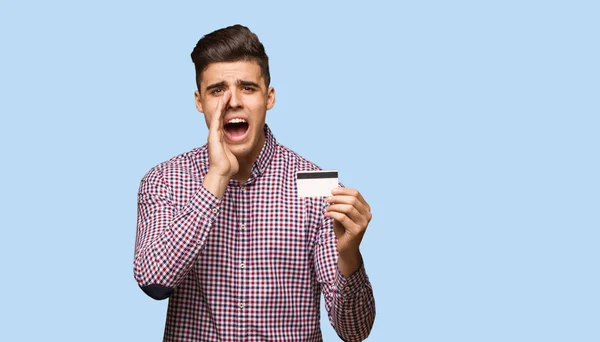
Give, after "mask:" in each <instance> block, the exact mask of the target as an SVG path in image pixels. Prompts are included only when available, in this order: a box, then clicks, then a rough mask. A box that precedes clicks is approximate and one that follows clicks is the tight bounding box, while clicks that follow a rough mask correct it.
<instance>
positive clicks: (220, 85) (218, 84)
mask: <svg viewBox="0 0 600 342" xmlns="http://www.w3.org/2000/svg"><path fill="white" fill-rule="evenodd" d="M225 84H226V83H225V81H221V82H217V83H213V84H211V85H209V86H207V87H206V91H209V90H211V89H214V88H221V87H224V86H225Z"/></svg>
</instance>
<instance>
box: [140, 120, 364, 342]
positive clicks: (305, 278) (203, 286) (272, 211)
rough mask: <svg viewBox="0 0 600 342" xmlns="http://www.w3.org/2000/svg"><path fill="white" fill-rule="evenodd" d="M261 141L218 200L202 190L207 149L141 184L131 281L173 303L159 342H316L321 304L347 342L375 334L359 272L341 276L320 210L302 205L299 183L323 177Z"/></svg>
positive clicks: (321, 206) (309, 201)
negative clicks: (304, 174)
mask: <svg viewBox="0 0 600 342" xmlns="http://www.w3.org/2000/svg"><path fill="white" fill-rule="evenodd" d="M265 135H266V141H265V145H264V147H263V149H262V151H261V153H260V155H259V156H258V158H257V160H256V161H255V163H254V164H253V166H252V174H251V176H250V178H249V179H248V180H247V181H246V182H245V183H243V184H242V183H240V182H238V181H237V180H234V179H231V180H230V181H229V184H228V186H227V190H226V192H225V195H224V196H223V198H222V199H220V200H219V199H218V198H217V197H216V196H214V195H213V194H212V193H210V192H209V191H208V190H207V189H206V188H204V187H203V185H202V182H203V179H204V176H205V175H206V173H207V172H208V166H209V161H208V150H207V146H206V145H204V146H202V147H201V148H196V149H193V150H192V151H190V152H187V153H183V154H181V155H179V156H176V157H174V158H172V159H170V160H168V161H166V162H164V163H161V164H159V165H158V166H156V167H154V168H152V169H151V170H150V172H148V174H146V176H145V177H144V178H143V179H142V181H141V185H140V190H139V201H138V221H137V235H136V243H135V257H134V276H135V279H136V280H137V282H138V284H139V286H140V287H141V288H142V289H143V290H144V292H146V293H147V294H148V295H150V296H151V297H153V298H155V299H164V298H167V297H169V307H168V310H167V320H166V325H165V333H164V341H322V337H321V330H320V322H319V319H320V308H319V305H320V295H321V293H323V295H324V297H325V307H326V309H327V312H328V315H329V320H330V322H331V324H332V326H333V327H334V329H335V331H336V332H337V333H338V335H339V336H340V337H341V338H342V339H344V340H348V341H359V340H363V339H365V338H366V337H367V336H368V334H369V332H370V330H371V327H372V325H373V321H374V319H375V301H374V298H373V292H372V289H371V284H370V282H369V280H368V278H367V275H366V273H365V270H364V266H362V265H361V267H360V269H359V271H357V272H356V273H354V274H353V275H352V276H350V277H348V278H346V277H344V276H343V275H342V274H341V273H340V271H339V269H338V267H337V258H338V255H337V247H336V242H337V240H336V237H335V234H334V232H333V221H332V219H331V218H329V217H327V216H325V214H324V212H325V207H326V205H327V204H326V202H325V201H324V199H323V198H317V197H313V198H299V197H298V195H297V190H296V172H297V171H309V170H319V168H318V167H317V166H316V165H315V164H313V163H311V162H309V161H308V160H306V159H304V158H302V157H300V156H299V155H297V154H296V153H294V152H293V151H291V150H289V149H288V148H286V147H284V146H282V145H280V144H278V143H277V141H276V140H275V137H274V136H273V135H272V133H271V131H270V129H269V127H268V126H267V125H265Z"/></svg>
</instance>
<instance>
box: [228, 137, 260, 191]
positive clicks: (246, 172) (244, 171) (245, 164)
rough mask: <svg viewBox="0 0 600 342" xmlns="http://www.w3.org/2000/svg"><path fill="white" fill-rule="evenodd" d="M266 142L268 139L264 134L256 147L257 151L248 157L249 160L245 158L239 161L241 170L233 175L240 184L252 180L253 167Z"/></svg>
mask: <svg viewBox="0 0 600 342" xmlns="http://www.w3.org/2000/svg"><path fill="white" fill-rule="evenodd" d="M265 142H266V137H265V135H264V134H263V135H262V137H261V138H260V140H259V143H258V144H257V145H256V149H255V150H254V151H252V152H251V153H250V154H249V155H247V158H244V159H243V160H240V159H238V163H239V165H240V169H239V170H238V173H236V174H235V175H233V177H232V178H233V179H235V180H237V181H238V182H240V183H245V182H246V181H247V180H248V178H250V175H251V174H252V165H254V162H255V161H256V159H257V158H258V155H259V154H260V152H261V151H262V149H263V148H264V146H265Z"/></svg>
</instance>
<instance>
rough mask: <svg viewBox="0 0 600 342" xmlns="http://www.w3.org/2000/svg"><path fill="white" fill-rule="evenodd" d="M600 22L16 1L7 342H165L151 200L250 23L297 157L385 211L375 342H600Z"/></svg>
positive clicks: (3, 128) (6, 46) (329, 335)
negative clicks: (205, 83)
mask: <svg viewBox="0 0 600 342" xmlns="http://www.w3.org/2000/svg"><path fill="white" fill-rule="evenodd" d="M597 4H598V2H593V1H487V2H483V1H454V2H446V1H419V2H416V1H412V2H397V3H396V4H395V5H392V2H391V1H389V2H384V1H368V2H362V3H360V4H349V3H346V2H341V1H340V2H337V3H336V2H332V3H331V4H330V3H328V2H325V1H319V2H295V3H292V4H276V3H275V2H272V3H267V2H233V1H229V2H207V3H203V2H200V1H193V2H192V1H189V2H172V3H169V4H167V3H166V2H156V1H122V2H121V1H102V2H101V1H87V2H83V1H47V2H45V1H7V0H3V1H2V2H1V4H0V39H1V53H0V96H1V100H0V113H1V121H0V149H1V150H0V152H1V157H2V158H1V160H2V167H1V168H0V172H1V174H0V179H1V181H2V195H1V196H0V211H1V215H2V218H3V219H2V223H1V241H2V247H1V248H0V266H1V268H2V281H0V290H1V292H0V293H2V299H1V300H0V314H1V316H2V317H0V318H1V322H2V324H1V325H2V336H3V337H2V340H5V341H159V340H160V339H161V337H162V331H163V326H164V320H165V310H166V305H167V302H166V301H163V302H157V301H154V300H152V299H150V298H149V297H147V296H146V295H145V294H144V293H143V292H142V291H141V290H140V289H139V288H138V287H137V284H136V283H135V281H134V279H133V270H132V263H133V247H134V238H135V221H136V200H137V189H138V186H139V181H140V179H141V178H142V176H143V175H144V174H145V173H146V172H147V171H148V170H149V169H150V168H151V167H152V166H154V165H156V164H158V163H160V162H162V161H164V160H166V159H168V158H170V157H172V156H174V155H176V154H179V153H182V152H185V151H188V150H190V149H192V148H194V147H196V146H200V145H202V144H204V143H205V141H206V135H207V129H206V126H205V123H204V119H203V117H202V115H201V114H199V113H198V112H197V111H196V109H195V107H194V103H193V91H194V85H195V84H194V69H193V65H192V62H191V60H190V57H189V54H190V52H191V50H192V48H193V47H194V45H195V44H196V42H197V40H198V39H199V38H200V37H201V36H202V35H204V34H206V33H208V32H211V31H213V30H215V29H218V28H221V27H224V26H228V25H231V24H234V23H242V24H244V25H247V26H248V27H250V29H251V30H253V31H254V32H255V33H257V34H258V36H259V38H260V39H261V40H262V42H263V43H264V45H265V47H266V49H267V53H268V54H269V56H270V59H271V75H272V85H273V86H274V87H275V89H276V90H277V104H276V105H275V107H274V108H273V110H271V111H270V112H268V114H267V123H268V124H269V125H270V127H271V128H272V130H273V132H274V134H275V136H276V138H277V139H278V140H279V141H280V143H282V144H284V145H285V146H288V147H290V148H291V149H293V150H295V151H296V152H298V153H299V154H301V155H303V156H305V157H306V158H308V159H310V160H312V161H313V162H315V163H317V164H318V165H319V166H321V167H323V168H328V169H338V170H340V180H341V181H342V182H343V183H344V184H345V185H346V186H348V187H352V188H356V189H358V190H360V191H361V192H362V193H363V195H364V196H365V198H366V199H367V201H368V202H369V203H370V204H371V206H372V208H373V214H374V218H373V220H372V221H371V225H370V226H369V230H368V232H367V235H366V237H365V240H364V242H363V246H362V251H363V254H364V257H365V263H366V267H367V271H368V274H369V276H370V279H371V281H372V284H373V287H374V291H375V296H376V302H377V319H376V322H375V326H374V328H373V331H372V333H371V336H370V338H369V340H371V341H600V324H599V323H600V295H599V293H600V291H599V289H600V277H599V275H598V263H599V261H600V252H599V248H598V243H599V242H600V233H599V229H600V218H599V211H598V208H599V205H600V197H599V193H600V183H599V180H598V176H599V174H600V165H599V161H598V148H599V146H600V139H599V129H600V120H599V117H598V116H599V115H600V103H599V98H600V97H599V94H600V81H599V80H600V69H599V64H600V63H599V62H598V61H600V53H599V45H598V33H599V32H600V24H599V20H598V18H599V14H600V11H599V10H600V7H599V5H597ZM322 322H323V324H322V326H323V332H324V337H325V340H326V341H337V340H339V339H338V338H337V336H336V335H335V333H334V332H333V329H332V328H331V327H330V326H329V323H328V322H327V320H326V319H325V318H324V317H322Z"/></svg>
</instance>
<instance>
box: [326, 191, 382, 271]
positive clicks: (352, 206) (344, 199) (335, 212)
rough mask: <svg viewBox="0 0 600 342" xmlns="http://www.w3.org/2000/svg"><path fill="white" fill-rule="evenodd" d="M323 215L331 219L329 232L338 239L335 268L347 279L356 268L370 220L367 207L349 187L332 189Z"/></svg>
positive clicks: (369, 208) (369, 211)
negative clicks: (332, 232)
mask: <svg viewBox="0 0 600 342" xmlns="http://www.w3.org/2000/svg"><path fill="white" fill-rule="evenodd" d="M331 193H332V195H333V196H331V197H328V198H327V199H326V201H327V203H329V205H328V206H327V208H326V209H325V215H326V216H328V217H331V218H333V220H334V221H333V231H334V232H335V236H336V237H337V239H338V243H337V249H338V253H339V259H338V266H339V268H340V271H342V273H343V274H344V276H350V275H351V274H352V273H354V272H355V271H357V270H358V268H359V267H360V262H361V256H360V251H359V246H360V243H361V241H362V238H363V236H364V235H365V232H366V230H367V226H368V225H369V222H370V221H371V218H372V215H371V207H370V206H369V204H368V203H367V202H366V201H365V199H364V198H363V197H362V195H361V194H360V192H358V190H355V189H350V188H335V189H333V190H332V191H331Z"/></svg>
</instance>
